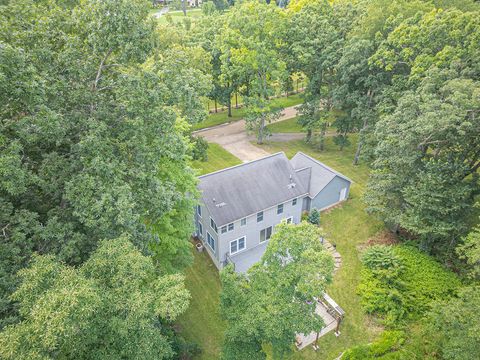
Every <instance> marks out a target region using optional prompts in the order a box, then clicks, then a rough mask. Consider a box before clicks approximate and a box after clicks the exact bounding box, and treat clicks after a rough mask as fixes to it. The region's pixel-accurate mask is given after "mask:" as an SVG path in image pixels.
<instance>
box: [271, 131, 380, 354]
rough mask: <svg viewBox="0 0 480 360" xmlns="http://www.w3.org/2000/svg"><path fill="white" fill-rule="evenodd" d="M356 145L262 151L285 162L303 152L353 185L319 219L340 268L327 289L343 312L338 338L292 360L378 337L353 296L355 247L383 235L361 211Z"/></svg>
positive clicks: (362, 181)
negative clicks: (344, 197)
mask: <svg viewBox="0 0 480 360" xmlns="http://www.w3.org/2000/svg"><path fill="white" fill-rule="evenodd" d="M355 140H356V139H355V137H353V138H352V145H351V146H350V147H348V148H346V149H344V150H343V151H339V150H338V147H337V146H335V144H333V141H332V139H331V138H327V139H326V146H325V151H323V152H320V151H316V150H314V149H312V148H311V147H310V146H308V145H307V144H305V142H304V141H301V140H298V141H291V142H286V143H270V144H266V145H264V146H263V148H264V149H265V150H267V151H269V152H277V151H284V152H285V153H286V154H287V156H288V157H291V156H293V155H294V154H295V153H296V152H297V151H302V152H304V153H306V154H308V155H310V156H313V157H314V158H316V159H318V160H320V161H322V162H324V163H325V164H327V165H329V166H331V167H333V168H334V169H335V170H338V171H340V172H341V173H343V174H344V175H346V176H348V177H349V178H350V179H352V180H353V182H354V183H353V184H352V187H351V192H350V197H349V200H348V201H347V202H346V203H344V204H343V205H342V207H340V208H337V209H333V210H331V211H329V212H328V213H322V216H321V224H322V227H323V228H324V230H325V231H326V232H327V235H328V238H329V240H330V241H331V242H332V243H334V244H336V245H337V250H338V252H339V253H340V254H341V255H342V267H341V268H340V269H339V271H338V272H337V273H336V274H335V278H334V281H333V284H332V285H330V287H329V288H328V293H329V295H330V296H332V298H333V299H334V300H335V301H336V302H337V303H338V304H339V305H340V306H341V307H343V309H344V310H345V311H346V317H345V320H344V322H343V323H342V327H341V333H342V334H341V336H340V337H338V338H337V337H335V335H334V334H333V333H329V334H327V335H326V336H324V337H322V338H321V339H320V340H319V345H320V350H319V351H317V352H315V351H313V350H312V349H311V348H310V347H309V348H307V349H306V350H304V351H301V352H295V353H294V354H293V355H292V356H291V359H295V360H297V359H334V358H336V357H337V356H339V355H340V353H341V352H343V351H344V350H346V349H347V348H349V347H351V346H353V345H359V344H366V343H369V342H370V341H372V340H373V339H374V338H375V336H376V335H378V332H379V331H380V329H379V328H377V327H376V326H374V325H373V324H369V320H368V317H367V316H366V315H365V314H364V313H363V311H362V308H361V305H360V298H359V296H358V295H357V293H356V288H357V286H358V283H359V282H360V268H361V264H360V259H359V252H358V248H359V245H361V244H362V243H364V242H366V241H367V240H368V239H369V238H370V237H372V236H373V235H374V234H376V233H377V232H379V231H380V230H382V229H383V225H382V224H381V223H380V222H378V221H376V220H375V219H374V218H372V217H371V216H369V215H368V214H367V213H366V212H365V211H364V208H365V205H364V203H363V201H362V195H363V192H364V190H365V185H366V182H367V180H368V174H369V170H368V167H367V166H366V165H359V166H353V165H352V160H353V154H354V151H355V146H354V145H355V142H356V141H355Z"/></svg>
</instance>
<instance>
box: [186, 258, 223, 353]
mask: <svg viewBox="0 0 480 360" xmlns="http://www.w3.org/2000/svg"><path fill="white" fill-rule="evenodd" d="M194 253H195V254H194V262H193V265H192V266H191V267H190V268H188V269H187V270H186V272H185V275H186V286H187V289H188V290H189V291H190V294H191V299H190V306H189V307H188V310H187V311H186V313H185V314H183V315H182V316H181V317H180V319H178V321H177V326H178V327H179V331H180V333H181V334H182V336H183V337H184V338H185V339H187V340H189V341H192V342H195V343H197V344H198V345H200V347H201V349H202V352H201V354H200V355H199V356H197V357H196V358H197V359H201V360H211V359H218V358H219V354H220V348H221V344H222V341H223V332H224V329H225V323H224V322H223V320H222V319H221V317H220V314H219V308H220V298H219V294H220V278H219V276H218V270H217V268H216V267H215V265H214V264H213V262H212V261H211V260H210V258H209V256H208V254H207V253H206V252H205V251H204V252H202V253H198V252H197V251H194Z"/></svg>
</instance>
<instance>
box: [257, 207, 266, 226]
mask: <svg viewBox="0 0 480 360" xmlns="http://www.w3.org/2000/svg"><path fill="white" fill-rule="evenodd" d="M260 213H262V220H260V221H258V214H260ZM264 218H265V213H264V212H263V210H262V211H259V212H257V224H258V223H261V222H263V220H264Z"/></svg>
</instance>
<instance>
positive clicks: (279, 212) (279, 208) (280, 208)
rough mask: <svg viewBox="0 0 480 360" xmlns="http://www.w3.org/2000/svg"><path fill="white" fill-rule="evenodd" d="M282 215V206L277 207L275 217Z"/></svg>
mask: <svg viewBox="0 0 480 360" xmlns="http://www.w3.org/2000/svg"><path fill="white" fill-rule="evenodd" d="M281 213H283V204H280V205H278V206H277V215H279V214H281Z"/></svg>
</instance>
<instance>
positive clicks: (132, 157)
mask: <svg viewBox="0 0 480 360" xmlns="http://www.w3.org/2000/svg"><path fill="white" fill-rule="evenodd" d="M62 5H63V2H62V1H58V2H57V1H54V0H48V1H47V0H46V1H31V0H21V1H15V2H11V3H10V5H8V6H7V7H3V8H2V11H0V14H1V15H0V89H1V91H0V101H1V103H2V107H1V109H0V164H1V165H0V253H1V254H2V256H0V276H1V280H0V298H1V299H2V301H1V303H0V305H1V308H0V317H1V322H0V327H1V326H3V325H4V324H6V323H8V322H10V321H13V320H14V319H15V317H14V314H15V311H14V310H15V309H14V303H13V302H11V301H9V300H8V296H9V294H11V293H12V291H14V289H15V286H16V283H17V279H16V277H15V273H16V272H17V271H18V270H19V269H21V268H22V267H24V266H25V265H26V263H27V262H28V260H29V258H30V255H31V254H32V252H34V251H36V252H39V253H40V254H55V255H56V256H57V257H58V258H59V259H61V260H63V261H65V262H66V263H68V264H75V265H77V264H81V263H82V262H83V261H85V260H86V259H87V258H88V255H89V254H90V253H91V252H92V251H93V250H94V249H95V248H96V247H97V243H98V241H99V240H100V239H109V238H116V237H118V236H120V235H121V234H124V233H126V234H130V235H131V239H132V241H133V242H134V243H135V245H136V246H137V247H138V248H139V249H142V250H144V251H148V250H153V251H155V249H162V250H161V251H160V252H159V253H158V254H157V255H158V256H157V259H158V264H159V267H160V268H161V269H162V270H164V271H174V270H175V269H177V268H178V267H181V266H184V265H185V264H186V263H187V262H188V259H189V258H190V256H191V255H190V253H189V251H188V249H189V246H190V244H189V242H188V236H187V234H188V233H189V231H190V229H191V221H189V220H190V219H191V217H192V208H189V210H188V209H187V208H188V206H190V205H188V206H187V204H188V202H186V201H187V200H186V199H188V198H189V197H191V199H193V196H194V194H195V186H194V175H193V173H191V171H190V170H189V168H188V156H187V155H186V154H187V149H188V144H187V141H186V139H185V137H184V131H185V130H186V129H188V124H187V122H186V120H185V118H184V117H186V116H188V117H191V118H195V117H197V118H200V115H199V114H200V110H199V106H200V102H198V101H196V99H197V98H196V96H198V94H196V91H195V90H197V89H200V88H201V87H202V86H201V85H198V84H203V83H204V80H206V79H204V78H203V77H202V73H201V72H199V71H197V72H195V69H192V70H189V66H190V64H189V62H188V61H187V60H185V57H188V56H190V55H189V54H186V53H185V52H182V51H177V52H172V51H171V52H165V53H161V54H158V53H157V52H156V50H155V49H156V48H155V46H156V41H155V39H156V37H157V35H158V34H156V33H155V31H154V27H155V24H154V22H153V19H152V18H151V17H150V16H149V15H148V2H146V1H143V0H102V1H100V0H82V1H79V2H78V4H77V5H76V6H71V7H64V6H62ZM154 55H156V57H155V56H154ZM173 62H175V64H173ZM155 64H156V65H155ZM172 71H176V73H177V74H180V75H181V76H180V75H179V76H177V77H175V78H174V77H173V76H172V75H171V73H172ZM188 74H192V76H188ZM186 89H191V90H192V91H190V93H188V92H187V91H186ZM169 90H172V91H169ZM173 91H176V92H173ZM203 111H204V110H203ZM165 164H168V165H169V171H170V172H171V173H172V174H177V175H178V177H177V178H172V176H170V175H168V174H165V171H164V170H165ZM179 179H182V182H180V181H179ZM180 212H181V214H182V215H181V216H180V217H181V221H177V220H178V216H179V213H180ZM160 220H162V221H163V224H164V225H165V224H168V223H171V222H175V223H176V226H177V228H176V230H175V231H174V232H173V231H166V232H165V231H164V230H165V229H164V228H162V227H155V226H150V225H152V224H158V222H159V221H160ZM165 226H167V225H165ZM156 229H159V230H161V231H159V232H158V233H157V232H156V231H155V230H156ZM152 244H155V246H154V247H150V245H152ZM159 244H160V245H159ZM12 316H13V317H12Z"/></svg>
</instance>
